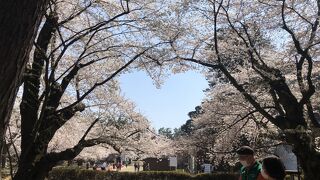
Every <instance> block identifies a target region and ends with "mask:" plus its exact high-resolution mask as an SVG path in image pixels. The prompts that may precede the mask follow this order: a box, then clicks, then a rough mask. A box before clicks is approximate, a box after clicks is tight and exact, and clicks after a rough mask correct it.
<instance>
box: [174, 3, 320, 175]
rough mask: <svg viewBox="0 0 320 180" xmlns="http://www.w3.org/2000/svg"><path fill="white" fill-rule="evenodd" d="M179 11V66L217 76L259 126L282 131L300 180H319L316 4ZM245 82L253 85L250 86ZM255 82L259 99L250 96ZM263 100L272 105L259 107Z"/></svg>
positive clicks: (195, 6) (187, 6) (202, 6)
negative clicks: (297, 165) (202, 69)
mask: <svg viewBox="0 0 320 180" xmlns="http://www.w3.org/2000/svg"><path fill="white" fill-rule="evenodd" d="M181 7H183V8H180V12H182V13H180V14H181V15H180V16H181V17H182V18H181V19H182V20H181V21H180V22H181V24H182V26H183V27H186V28H185V29H184V31H182V32H181V33H180V34H179V37H178V38H177V40H176V43H173V44H172V48H173V50H174V51H175V52H176V55H177V59H178V60H177V62H179V63H182V64H183V63H188V62H193V63H196V64H198V65H201V66H202V67H207V68H209V69H211V70H214V71H215V72H218V73H220V74H221V75H223V77H224V79H225V80H226V81H227V82H228V83H230V84H231V85H232V86H233V87H234V88H235V89H237V90H238V91H239V92H240V93H241V95H242V96H243V97H244V98H245V100H246V102H247V103H249V104H250V106H252V108H254V109H253V110H254V111H256V112H257V113H259V114H260V115H261V116H262V117H263V120H262V121H265V120H268V121H270V122H271V123H272V124H274V125H275V126H276V127H278V128H279V129H281V130H282V132H283V133H284V134H285V137H286V141H287V142H288V143H289V144H292V145H293V149H294V152H295V154H296V155H297V157H298V160H299V163H300V165H301V167H302V169H303V171H304V174H305V177H306V178H307V179H319V174H318V173H315V172H318V171H319V167H320V166H319V164H318V162H319V158H320V154H319V151H318V149H317V146H316V144H317V141H318V137H319V135H318V133H317V132H318V129H319V127H320V124H319V122H318V120H317V119H316V117H315V114H316V113H315V110H317V109H318V107H317V106H316V102H317V100H316V96H315V94H316V93H318V92H317V86H318V85H316V84H317V81H316V79H317V75H316V71H317V70H316V68H317V67H318V65H319V63H318V62H317V61H318V44H319V43H318V41H319V33H318V24H319V16H318V14H319V9H320V8H319V2H318V1H308V2H305V1H303V2H302V1H299V2H298V1H286V0H284V1H269V0H263V1H250V2H249V1H231V0H230V1H213V0H208V1H201V3H200V2H199V3H198V2H195V1H184V2H183V6H181ZM190 27H191V28H190ZM283 67H285V68H283ZM243 68H244V69H247V71H243V70H242V69H243ZM287 71H289V72H292V74H288V73H287ZM241 72H242V73H244V74H246V76H240V75H241ZM247 72H250V73H247ZM252 74H254V76H251V75H252ZM244 77H246V78H244ZM251 77H254V78H257V80H256V81H255V82H254V83H250V82H251V80H252V78H251ZM290 79H292V81H291V80H290ZM258 83H259V85H261V86H263V87H264V91H262V92H263V93H262V94H263V96H258V95H259V94H258V93H254V92H255V91H252V90H253V89H254V88H252V87H253V86H255V85H257V84H258ZM294 87H295V88H297V91H295V90H294ZM266 97H268V98H267V99H271V101H270V102H265V101H264V100H265V98H266Z"/></svg>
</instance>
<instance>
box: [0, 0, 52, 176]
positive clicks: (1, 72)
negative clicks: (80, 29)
mask: <svg viewBox="0 0 320 180" xmlns="http://www.w3.org/2000/svg"><path fill="white" fill-rule="evenodd" d="M47 4H48V0H30V1H19V2H18V1H14V0H13V1H4V0H3V1H1V2H0V6H1V8H0V24H1V28H0V82H1V86H0V154H2V149H3V142H4V136H5V132H6V128H7V124H8V121H9V119H10V116H11V111H12V108H13V104H14V100H15V97H16V94H17V91H18V88H19V85H20V84H21V80H22V77H23V73H24V69H25V65H26V62H27V61H28V58H29V53H30V50H31V47H32V43H33V41H34V38H35V36H36V32H37V29H38V27H39V24H40V21H41V18H42V16H43V13H44V12H45V7H46V6H47ZM0 161H1V158H0ZM0 164H1V162H0ZM0 180H1V175H0Z"/></svg>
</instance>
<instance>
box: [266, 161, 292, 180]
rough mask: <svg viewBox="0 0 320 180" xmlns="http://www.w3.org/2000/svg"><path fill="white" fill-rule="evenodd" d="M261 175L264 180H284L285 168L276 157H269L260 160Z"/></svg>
mask: <svg viewBox="0 0 320 180" xmlns="http://www.w3.org/2000/svg"><path fill="white" fill-rule="evenodd" d="M261 175H262V176H263V178H264V179H265V180H284V178H285V176H286V172H285V167H284V165H283V163H282V161H281V160H280V158H278V157H276V156H269V157H266V158H264V159H263V160H262V169H261Z"/></svg>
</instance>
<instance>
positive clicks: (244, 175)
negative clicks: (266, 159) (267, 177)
mask: <svg viewBox="0 0 320 180" xmlns="http://www.w3.org/2000/svg"><path fill="white" fill-rule="evenodd" d="M237 154H238V158H239V161H240V163H241V165H242V167H241V169H240V177H239V180H264V179H263V177H262V175H261V173H260V171H261V168H262V165H261V164H260V163H259V162H258V161H257V160H256V159H255V158H254V151H253V149H252V148H251V147H249V146H242V147H240V148H239V149H238V150H237Z"/></svg>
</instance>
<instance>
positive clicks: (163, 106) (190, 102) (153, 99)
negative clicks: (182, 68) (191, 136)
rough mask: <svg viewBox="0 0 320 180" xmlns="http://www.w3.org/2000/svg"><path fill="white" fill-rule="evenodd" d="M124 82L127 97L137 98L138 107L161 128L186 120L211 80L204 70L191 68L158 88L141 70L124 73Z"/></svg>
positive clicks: (122, 85) (121, 79)
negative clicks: (197, 70) (195, 70)
mask: <svg viewBox="0 0 320 180" xmlns="http://www.w3.org/2000/svg"><path fill="white" fill-rule="evenodd" d="M120 86H121V89H122V93H124V95H125V97H127V98H128V99H130V100H132V101H133V102H135V103H136V105H137V110H139V112H141V113H142V114H143V115H144V116H146V117H147V118H148V119H149V121H151V123H152V126H153V127H154V128H156V129H159V128H160V127H168V128H176V127H180V126H181V125H182V124H183V123H185V121H186V120H188V112H190V111H193V110H194V108H195V106H197V105H200V103H201V101H202V99H203V98H204V93H203V90H204V89H206V88H207V87H208V83H207V81H206V80H205V77H204V76H203V75H202V74H200V73H198V72H194V71H188V72H186V73H183V74H173V75H171V76H170V77H169V78H167V79H166V80H165V82H164V84H163V85H162V86H161V88H160V89H157V88H156V86H155V85H154V84H153V81H152V79H151V78H150V77H148V76H147V75H146V73H145V72H143V71H138V72H133V73H130V74H123V75H121V77H120Z"/></svg>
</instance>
